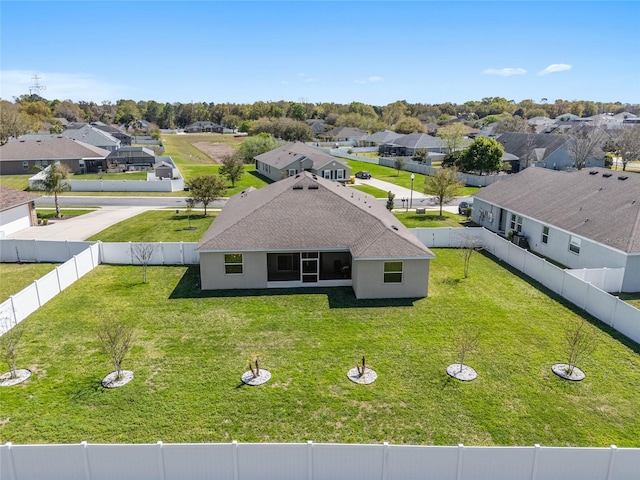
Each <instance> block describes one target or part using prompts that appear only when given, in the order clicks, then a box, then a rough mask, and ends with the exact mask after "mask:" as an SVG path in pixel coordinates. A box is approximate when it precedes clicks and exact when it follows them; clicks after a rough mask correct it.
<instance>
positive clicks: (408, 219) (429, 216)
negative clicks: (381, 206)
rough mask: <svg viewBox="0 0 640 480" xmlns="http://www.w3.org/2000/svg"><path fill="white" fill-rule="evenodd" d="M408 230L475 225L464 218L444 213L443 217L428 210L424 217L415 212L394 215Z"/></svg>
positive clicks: (437, 212)
mask: <svg viewBox="0 0 640 480" xmlns="http://www.w3.org/2000/svg"><path fill="white" fill-rule="evenodd" d="M394 215H395V216H396V217H397V218H398V220H400V221H401V222H402V224H403V225H404V226H405V227H407V228H437V227H458V228H460V227H469V226H472V225H473V224H472V223H471V222H470V221H469V220H468V219H467V218H466V217H464V216H462V215H458V214H456V213H451V212H447V211H444V210H443V212H442V217H441V216H440V211H439V210H427V213H425V214H424V215H422V214H420V215H418V214H416V213H414V212H408V213H404V212H403V213H400V212H398V213H394Z"/></svg>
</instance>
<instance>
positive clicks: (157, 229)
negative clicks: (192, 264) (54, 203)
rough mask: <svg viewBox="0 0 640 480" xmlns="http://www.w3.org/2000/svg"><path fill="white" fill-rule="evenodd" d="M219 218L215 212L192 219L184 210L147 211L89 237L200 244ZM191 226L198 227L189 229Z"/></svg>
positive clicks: (200, 213) (197, 212) (199, 212)
mask: <svg viewBox="0 0 640 480" xmlns="http://www.w3.org/2000/svg"><path fill="white" fill-rule="evenodd" d="M216 215H217V212H216V211H215V210H211V209H207V216H206V217H204V216H203V211H202V210H200V209H195V210H194V211H193V212H192V213H191V219H189V216H188V215H187V213H186V212H185V210H184V209H180V213H175V210H173V209H172V210H148V211H146V212H143V213H141V214H139V215H136V216H135V217H131V218H129V219H127V220H124V221H122V222H119V223H117V224H115V225H112V226H110V227H108V228H106V229H104V230H103V231H101V232H100V233H97V234H96V235H94V236H92V237H90V238H88V239H87V240H88V241H97V240H101V241H103V242H198V241H200V238H202V235H203V234H204V232H206V231H207V229H208V228H209V225H211V222H213V219H214V218H215V216H216ZM189 226H191V227H195V228H193V229H188V228H189Z"/></svg>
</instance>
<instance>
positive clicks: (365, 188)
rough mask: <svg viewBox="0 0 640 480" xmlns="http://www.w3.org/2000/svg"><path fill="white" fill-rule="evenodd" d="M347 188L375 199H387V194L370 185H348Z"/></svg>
mask: <svg viewBox="0 0 640 480" xmlns="http://www.w3.org/2000/svg"><path fill="white" fill-rule="evenodd" d="M349 187H350V188H354V189H356V190H359V191H361V192H364V193H366V194H368V195H371V196H372V197H375V198H387V192H385V191H384V190H380V189H379V188H376V187H372V186H371V185H364V184H361V185H349Z"/></svg>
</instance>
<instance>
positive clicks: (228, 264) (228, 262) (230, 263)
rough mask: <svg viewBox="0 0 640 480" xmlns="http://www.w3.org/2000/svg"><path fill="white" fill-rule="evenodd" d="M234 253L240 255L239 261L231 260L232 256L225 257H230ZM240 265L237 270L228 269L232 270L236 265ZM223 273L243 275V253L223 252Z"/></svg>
mask: <svg viewBox="0 0 640 480" xmlns="http://www.w3.org/2000/svg"><path fill="white" fill-rule="evenodd" d="M235 255H240V261H239V262H237V261H233V260H234V259H233V258H227V257H232V256H235ZM238 266H240V271H239V272H234V271H229V270H234V269H237V267H238ZM224 274H225V275H243V274H244V255H243V254H242V253H239V252H238V253H225V254H224Z"/></svg>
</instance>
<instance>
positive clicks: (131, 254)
mask: <svg viewBox="0 0 640 480" xmlns="http://www.w3.org/2000/svg"><path fill="white" fill-rule="evenodd" d="M129 258H130V260H131V265H133V244H132V243H131V242H129Z"/></svg>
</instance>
